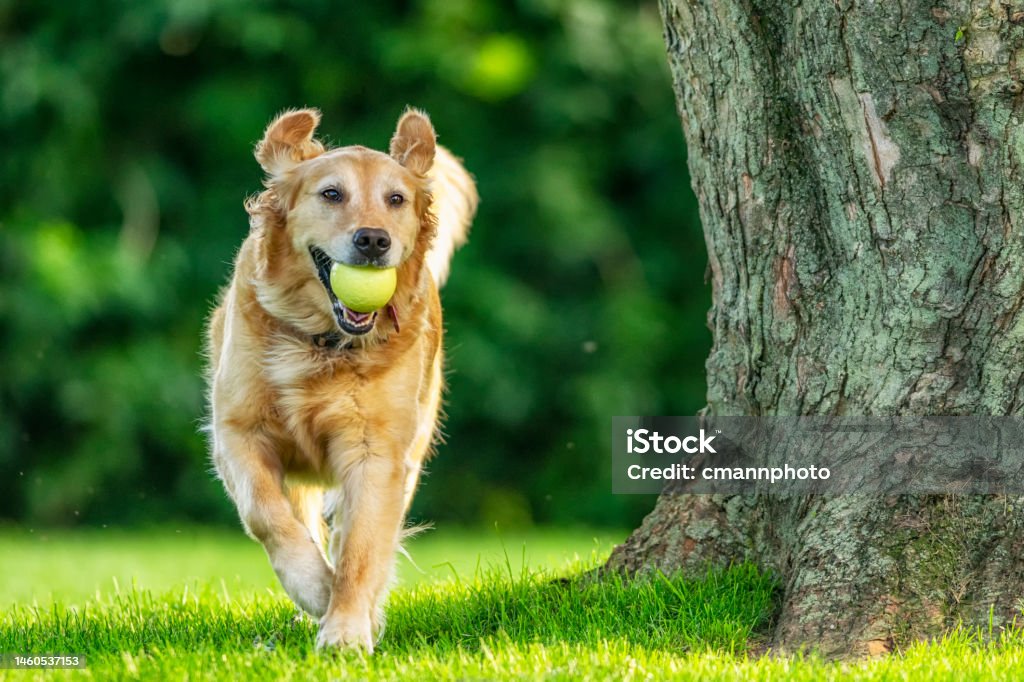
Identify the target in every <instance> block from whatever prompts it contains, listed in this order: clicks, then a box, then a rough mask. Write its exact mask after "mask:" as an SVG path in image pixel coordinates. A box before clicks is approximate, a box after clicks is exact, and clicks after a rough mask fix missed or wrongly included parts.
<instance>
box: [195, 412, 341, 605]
mask: <svg viewBox="0 0 1024 682" xmlns="http://www.w3.org/2000/svg"><path fill="white" fill-rule="evenodd" d="M213 460H214V464H215V465H216V467H217V471H218V473H219V474H220V477H221V479H223V481H224V486H225V488H227V491H228V494H229V495H231V498H232V499H233V500H234V502H235V506H236V507H237V508H238V514H239V516H240V517H241V519H242V523H243V524H244V525H245V528H246V530H247V531H248V532H249V534H250V535H252V536H253V537H254V538H256V539H257V540H259V541H260V543H261V544H262V545H263V547H264V549H266V551H267V556H268V557H269V558H270V564H271V566H273V568H274V572H275V573H276V574H277V577H278V579H279V580H280V581H281V586H282V587H283V588H284V591H285V592H286V593H287V594H288V596H289V597H290V598H291V600H292V601H293V602H295V604H296V605H297V606H298V607H299V608H301V609H303V610H304V611H306V612H308V613H309V614H311V615H313V616H316V617H318V618H319V617H320V616H322V615H323V614H324V613H326V611H327V604H328V601H329V600H330V590H331V584H332V582H333V576H332V574H331V568H330V566H328V565H327V562H326V561H324V557H323V553H322V552H321V549H320V548H319V547H318V546H317V544H316V543H315V542H314V541H313V539H312V537H311V535H310V532H309V530H308V529H307V528H306V527H305V526H304V525H302V523H301V522H299V520H298V519H297V518H296V516H295V514H294V512H293V510H292V506H291V503H290V502H289V501H288V498H287V496H286V495H285V493H284V486H283V479H284V476H283V472H282V471H281V468H280V464H279V463H278V460H277V458H276V457H274V456H273V453H272V451H271V448H270V446H269V444H267V443H265V442H263V441H262V440H261V439H260V438H258V437H254V436H246V435H242V434H239V433H236V432H234V431H231V430H229V429H220V430H218V431H217V432H216V433H215V444H214V456H213Z"/></svg>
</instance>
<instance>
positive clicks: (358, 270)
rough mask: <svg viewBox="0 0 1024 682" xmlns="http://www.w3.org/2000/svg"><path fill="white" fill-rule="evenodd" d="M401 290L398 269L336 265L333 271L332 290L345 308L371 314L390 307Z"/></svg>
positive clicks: (332, 268)
mask: <svg viewBox="0 0 1024 682" xmlns="http://www.w3.org/2000/svg"><path fill="white" fill-rule="evenodd" d="M396 286H398V273H397V271H396V270H395V268H374V267H368V266H356V265H345V264H343V263H335V264H334V265H333V266H332V267H331V290H333V291H334V295H335V296H337V297H338V300H339V301H341V302H342V303H343V304H344V305H345V307H346V308H348V309H350V310H354V311H356V312H357V313H372V312H373V311H374V310H378V309H380V308H383V307H384V306H385V305H387V303H388V301H390V300H391V297H392V296H393V295H394V293H395V287H396Z"/></svg>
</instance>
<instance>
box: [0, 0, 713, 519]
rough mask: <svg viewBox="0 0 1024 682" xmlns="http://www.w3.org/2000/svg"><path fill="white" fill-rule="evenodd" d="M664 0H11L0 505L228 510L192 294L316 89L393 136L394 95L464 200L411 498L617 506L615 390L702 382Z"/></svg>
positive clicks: (1, 183) (215, 282)
mask: <svg viewBox="0 0 1024 682" xmlns="http://www.w3.org/2000/svg"><path fill="white" fill-rule="evenodd" d="M652 5H653V3H640V2H637V3H632V2H610V1H602V0H579V1H575V2H561V1H558V0H521V1H520V2H518V3H515V4H512V3H506V2H501V3H499V2H497V1H492V2H482V1H480V0H421V1H419V2H411V3H410V2H397V1H389V2H372V3H336V2H327V1H321V2H301V3H299V2H282V3H275V2H245V1H243V0H205V1H200V0H178V1H173V2H167V3H164V2H154V1H151V0H145V1H143V0H135V1H133V2H114V1H112V0H102V1H101V0H96V1H93V2H88V3H17V2H10V1H4V0H0V46H2V47H0V140H2V154H0V271H2V278H0V401H2V410H0V520H3V519H6V520H15V521H22V522H29V523H47V524H77V523H91V524H101V523H113V522H118V523H124V522H134V523H147V522H152V521H159V520H175V521H178V520H201V521H205V522H227V523H233V522H234V512H233V510H232V509H231V507H230V505H229V504H228V502H227V500H226V498H225V495H224V493H223V492H222V490H221V489H220V486H219V484H218V483H217V482H216V481H215V480H214V479H213V478H212V476H211V475H210V473H209V470H208V463H207V453H206V447H205V442H204V439H203V437H202V436H201V435H200V434H199V432H198V431H197V426H198V424H199V422H200V420H201V418H202V414H203V410H204V405H203V386H202V381H201V366H202V360H201V357H200V348H201V341H200V339H201V334H202V327H203V321H204V317H205V315H206V313H207V311H208V309H209V307H210V303H211V301H212V300H213V298H214V296H215V293H216V291H217V289H218V287H219V286H221V285H222V284H223V283H224V282H225V281H226V278H227V275H228V271H229V263H230V262H231V259H232V257H233V254H234V251H235V249H236V248H237V246H238V245H239V244H240V243H241V241H242V239H243V238H244V237H245V234H246V230H247V224H246V217H245V214H244V212H243V210H242V201H243V199H244V198H245V196H246V195H247V194H250V193H253V192H255V191H257V190H258V189H259V188H260V171H259V169H258V167H257V165H256V163H255V161H254V160H253V158H252V156H251V150H252V145H253V143H254V142H255V141H256V140H257V139H258V137H259V135H260V134H261V132H262V129H263V127H264V126H265V125H266V123H267V122H268V121H269V119H270V118H271V117H272V116H273V115H274V114H275V113H276V112H277V111H279V110H281V109H283V108H286V107H294V106H303V105H309V106H317V107H319V108H321V109H322V110H323V112H324V122H323V125H322V128H321V131H322V134H323V135H325V136H326V137H327V138H328V139H329V140H330V141H331V142H333V143H335V144H339V145H341V144H349V143H365V144H368V145H370V146H375V147H377V148H384V147H385V146H386V143H387V141H388V139H389V137H390V133H391V131H392V128H393V125H394V122H395V120H396V119H397V117H398V115H399V114H400V113H401V111H402V109H403V107H405V106H406V105H407V104H413V105H415V106H419V107H422V108H424V109H426V110H427V111H429V112H430V114H431V116H432V118H433V120H434V123H435V126H436V127H437V129H438V132H439V134H440V139H441V142H442V143H443V144H445V145H447V146H449V147H450V148H451V149H452V150H454V151H455V152H456V153H457V154H459V155H460V156H463V157H464V158H465V161H466V165H467V166H468V167H469V168H470V169H471V170H472V172H473V173H474V174H475V175H476V178H477V180H478V182H479V188H480V194H481V196H482V198H483V201H482V204H481V207H480V214H479V218H478V219H477V221H476V224H475V226H474V228H473V230H474V231H473V234H472V238H471V241H470V244H469V246H467V247H466V248H465V249H464V250H463V251H461V252H460V253H459V254H458V255H457V257H456V262H455V267H454V269H453V273H454V274H453V276H452V278H451V281H450V283H449V285H448V287H447V288H446V289H445V291H444V293H443V296H444V302H445V305H446V309H447V320H446V321H447V329H448V339H447V346H448V348H449V363H448V367H449V370H450V392H449V403H448V406H447V413H448V420H447V426H446V429H445V430H446V433H447V444H446V445H444V446H443V447H442V448H441V453H440V456H439V457H438V458H436V459H435V460H434V462H433V464H432V465H431V467H430V474H429V476H428V477H427V478H426V479H425V484H424V485H423V486H422V488H421V493H420V495H419V497H418V499H417V502H416V507H415V509H416V514H417V515H418V516H420V517H427V518H436V519H455V520H460V521H463V522H468V523H475V522H487V523H489V522H492V521H495V520H497V521H498V522H499V523H502V524H505V525H506V526H509V525H517V524H528V523H532V522H558V523H569V522H574V523H587V524H608V525H622V524H633V523H635V522H636V521H637V520H638V519H639V518H640V516H641V515H642V514H643V513H644V512H645V511H646V510H647V509H649V507H650V505H651V499H650V498H641V497H618V496H613V495H611V494H610V473H609V470H608V469H609V466H608V463H609V452H608V448H609V430H610V418H611V416H613V415H616V414H645V413H652V414H653V413H663V414H685V413H692V412H693V411H694V410H696V409H698V408H699V407H700V406H701V405H702V404H703V383H704V381H703V379H704V374H703V358H704V356H705V353H706V351H707V347H708V345H709V341H710V336H709V333H708V331H707V330H706V328H705V325H704V313H705V310H706V308H707V305H708V293H707V289H706V287H705V286H704V282H703V277H704V270H705V267H706V256H705V255H704V251H703V245H702V241H701V236H700V228H699V222H698V217H697V211H696V206H695V202H694V199H693V197H692V195H691V194H690V191H689V181H688V179H687V177H686V175H685V154H684V149H683V142H682V135H681V132H680V129H679V122H678V119H677V117H676V113H675V110H674V104H673V100H672V92H671V88H670V84H669V78H668V73H667V68H666V66H665V59H664V47H663V44H662V38H661V28H660V22H659V18H658V16H657V12H656V9H655V8H654V7H653V6H652Z"/></svg>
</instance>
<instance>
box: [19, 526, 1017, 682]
mask: <svg viewBox="0 0 1024 682" xmlns="http://www.w3.org/2000/svg"><path fill="white" fill-rule="evenodd" d="M621 536H622V534H614V533H613V534H596V533H593V532H589V533H588V532H585V531H582V530H575V531H533V532H529V533H523V534H515V535H514V534H505V535H504V536H503V537H501V536H499V535H498V534H496V533H495V532H493V531H491V532H469V531H453V530H441V531H435V532H432V533H429V534H427V535H425V536H424V537H421V538H417V539H415V540H413V541H412V542H411V543H410V553H411V554H412V556H413V558H414V559H415V560H416V561H417V563H418V564H419V565H420V567H421V568H422V569H423V573H421V572H419V571H417V570H415V569H414V568H413V567H412V566H411V565H408V562H407V561H405V560H404V559H403V560H401V561H402V562H403V563H404V564H406V565H405V566H403V568H402V570H401V572H402V575H403V582H402V584H401V585H400V586H399V587H398V588H397V589H396V590H395V592H394V593H393V596H392V598H391V601H390V603H389V608H388V626H387V630H386V632H385V635H384V638H383V639H382V641H381V643H380V645H379V648H378V651H377V653H376V654H375V655H373V656H364V655H360V654H356V653H350V652H349V653H345V652H334V653H326V654H325V653H322V652H316V651H315V650H314V649H313V642H314V635H315V627H314V624H313V623H311V622H310V621H309V619H305V618H296V613H295V610H294V608H293V607H292V606H291V604H290V603H289V602H288V601H287V599H286V598H285V597H284V596H283V594H282V593H281V591H280V589H279V588H278V587H277V585H276V583H275V582H274V579H273V576H272V574H271V573H270V571H269V569H268V568H267V567H266V565H265V564H266V559H265V558H264V557H263V555H262V553H261V551H260V550H259V548H258V547H257V546H255V545H254V544H252V543H250V542H248V541H247V540H245V539H244V538H242V537H237V534H232V533H225V532H210V531H202V532H199V531H187V532H181V533H176V532H174V531H173V530H172V531H170V532H168V531H152V532H148V533H122V532H117V533H114V532H109V533H108V532H103V531H94V532H91V533H86V534H67V533H60V534H49V535H48V536H47V537H46V539H43V537H42V534H39V533H32V534H29V533H24V532H17V533H16V532H6V533H0V652H26V653H30V652H36V653H40V652H65V653H71V652H75V653H85V654H86V655H87V659H88V668H87V669H85V670H71V671H46V672H43V671H33V672H22V671H19V672H16V673H15V672H8V673H7V674H8V675H9V676H10V677H11V678H12V679H26V678H28V679H32V678H35V679H53V678H61V679H65V678H73V679H78V678H92V679H124V678H132V679H136V678H137V679H147V680H165V679H170V680H177V679H186V678H187V679H235V678H248V677H259V678H266V679H296V680H303V679H340V678H354V679H378V678H381V679H412V680H424V679H499V678H500V679H535V678H541V677H543V678H552V679H580V678H588V679H635V680H639V679H655V680H661V679H681V680H708V679H729V680H733V679H758V680H775V679H787V680H789V679H791V680H820V679H855V680H922V681H923V680H931V679H948V680H961V679H978V680H982V679H985V680H988V679H1008V680H1009V679H1024V637H1022V636H1021V635H1019V634H1002V635H998V636H995V637H988V638H980V637H977V636H971V635H968V634H966V633H963V632H958V633H955V634H953V635H951V636H949V637H947V638H946V639H945V640H944V641H942V642H938V643H935V644H932V645H927V646H925V645H921V646H914V647H912V648H910V649H909V650H907V651H905V652H903V653H902V654H901V655H898V656H892V657H889V658H886V659H882V660H878V661H868V662H855V663H845V664H837V663H826V662H823V661H821V660H819V659H816V658H814V657H802V656H791V657H776V656H771V655H768V656H757V655H756V653H757V652H760V651H763V648H764V647H763V642H762V639H763V633H764V632H765V629H766V626H767V625H768V620H769V618H770V614H771V612H772V605H773V599H774V586H773V583H772V581H771V580H770V579H769V578H767V577H766V576H764V575H761V574H760V573H758V572H757V571H756V570H754V569H753V568H752V567H749V566H739V567H734V568H733V569H731V570H729V571H727V572H724V573H715V574H709V575H708V576H707V577H706V578H704V579H703V580H682V579H679V578H665V577H661V576H657V577H654V578H652V579H647V580H642V581H634V582H624V581H622V580H620V579H617V578H610V579H606V580H604V581H602V582H593V581H590V580H586V579H583V578H580V577H579V576H580V573H581V571H583V570H585V569H586V568H588V567H590V566H593V565H596V563H597V562H598V561H600V560H601V559H602V558H603V557H604V556H606V554H607V552H608V550H609V548H610V546H611V543H612V542H614V541H616V540H619V539H621ZM114 576H117V580H116V583H115V581H114V579H113V577H114ZM133 581H134V585H135V587H134V588H133V587H131V586H132V584H133ZM115 584H116V587H115ZM4 673H5V671H0V678H3V677H4Z"/></svg>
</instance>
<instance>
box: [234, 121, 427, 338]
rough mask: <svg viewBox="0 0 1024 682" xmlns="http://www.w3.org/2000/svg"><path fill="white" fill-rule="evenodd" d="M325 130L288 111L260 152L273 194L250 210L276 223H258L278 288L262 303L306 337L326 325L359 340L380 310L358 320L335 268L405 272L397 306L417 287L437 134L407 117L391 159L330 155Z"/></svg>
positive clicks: (341, 151) (356, 153)
mask: <svg viewBox="0 0 1024 682" xmlns="http://www.w3.org/2000/svg"><path fill="white" fill-rule="evenodd" d="M319 122H320V113H319V112H318V111H316V110H314V109H301V110H298V111H288V112H285V113H283V114H281V115H280V116H278V117H277V118H276V119H274V121H273V122H271V124H270V125H269V126H268V127H267V130H266V133H265V134H264V136H263V139H262V140H261V141H260V142H259V144H257V145H256V159H257V161H259V163H260V166H262V167H263V170H264V171H266V173H267V179H266V185H267V191H266V192H264V193H263V194H262V195H260V196H259V197H258V198H257V199H256V201H254V202H251V205H250V208H249V210H250V213H252V214H253V216H254V218H257V217H258V216H260V215H262V214H263V213H264V212H267V211H269V212H270V213H272V215H273V217H274V218H275V219H274V220H272V221H268V220H266V219H263V220H262V221H261V222H263V223H264V226H265V229H266V230H267V234H265V235H264V240H265V246H264V260H265V261H266V262H265V263H264V264H263V267H264V268H265V269H266V272H265V273H264V274H263V278H264V279H265V280H274V281H273V282H272V283H271V290H270V291H268V293H267V294H265V295H261V302H262V303H263V304H264V305H265V306H266V307H267V308H268V310H270V311H271V313H272V314H274V315H276V316H278V317H282V318H284V319H286V320H288V321H290V322H292V323H293V324H294V325H295V326H297V327H298V328H300V329H303V330H305V331H311V332H315V331H325V328H324V324H325V321H326V320H325V318H327V319H332V320H333V321H334V322H336V323H337V326H338V327H340V328H341V330H342V331H344V332H345V333H347V334H349V335H351V336H361V335H364V334H367V333H368V332H370V331H371V330H373V329H374V327H375V326H376V324H377V318H378V316H379V312H380V311H375V312H372V313H358V312H355V311H353V310H349V309H348V308H346V307H345V306H344V305H343V304H342V303H341V302H340V301H338V299H337V297H335V295H334V292H332V291H331V287H330V282H329V277H330V270H331V266H332V265H333V263H334V262H339V263H345V264H348V265H370V266H375V267H398V268H399V285H398V286H399V291H398V292H396V299H397V298H398V297H399V296H400V295H402V293H403V292H402V291H401V290H402V288H403V287H406V288H408V287H410V286H415V284H416V283H417V280H418V279H419V278H418V272H419V265H420V264H421V263H422V259H423V256H424V251H425V250H426V248H427V246H428V245H429V241H430V238H431V237H432V233H431V230H432V227H433V225H432V222H431V218H430V215H429V212H428V209H429V206H430V194H429V191H428V186H427V177H426V176H427V172H428V171H429V170H430V168H431V166H432V165H433V162H434V152H435V146H436V141H435V134H434V128H433V126H431V124H430V119H429V118H428V117H427V116H426V114H424V113H422V112H419V111H415V110H409V111H407V112H406V113H405V114H403V115H402V117H401V118H400V119H399V121H398V126H397V128H396V130H395V133H394V136H393V137H392V139H391V147H390V150H389V153H387V154H385V153H383V152H378V151H374V150H372V149H367V148H365V147H359V146H352V147H341V148H337V149H325V147H324V145H323V144H321V143H320V142H319V141H318V140H316V139H315V138H314V137H313V134H314V132H315V131H316V127H317V125H318V123H319ZM263 217H264V218H265V216H263ZM270 222H273V224H272V225H271V224H267V223H270ZM410 266H415V270H416V272H415V273H410V272H409V269H410ZM311 282H312V283H315V285H311ZM406 293H408V292H406ZM265 299H271V300H265ZM318 327H319V328H318Z"/></svg>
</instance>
